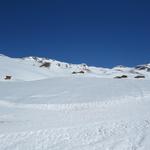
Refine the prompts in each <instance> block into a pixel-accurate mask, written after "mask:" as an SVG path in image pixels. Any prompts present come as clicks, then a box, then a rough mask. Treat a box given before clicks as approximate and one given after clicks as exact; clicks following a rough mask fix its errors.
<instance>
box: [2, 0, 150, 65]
mask: <svg viewBox="0 0 150 150" xmlns="http://www.w3.org/2000/svg"><path fill="white" fill-rule="evenodd" d="M0 53H3V54H5V55H8V56H12V57H22V56H28V55H35V56H44V57H49V58H53V59H58V60H61V61H67V62H71V63H81V62H84V63H87V64H89V65H95V66H104V67H112V66H115V65H119V64H122V65H127V66H134V65H136V64H141V63H147V62H150V1H149V0H1V1H0Z"/></svg>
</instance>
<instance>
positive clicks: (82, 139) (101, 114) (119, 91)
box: [0, 56, 150, 150]
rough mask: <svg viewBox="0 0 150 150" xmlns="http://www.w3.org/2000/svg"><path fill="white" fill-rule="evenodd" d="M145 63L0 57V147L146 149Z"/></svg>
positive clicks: (149, 135) (148, 85)
mask: <svg viewBox="0 0 150 150" xmlns="http://www.w3.org/2000/svg"><path fill="white" fill-rule="evenodd" d="M45 62H50V65H48V66H47V65H46V67H43V64H44V63H45ZM149 66H150V65H149V64H148V65H140V66H138V67H137V68H136V67H135V68H128V67H122V66H117V67H115V68H112V69H107V68H96V67H88V66H86V65H85V64H81V65H73V64H67V63H61V62H59V61H55V60H47V59H42V58H35V57H28V58H24V59H19V58H9V57H6V56H0V150H149V149H150V142H149V141H150V80H149V76H150V72H149ZM80 71H84V73H83V74H82V73H78V72H80ZM72 72H75V74H72ZM121 75H126V76H127V78H121V79H120V78H114V77H116V76H121ZM137 75H139V76H142V78H140V79H139V78H138V79H137V78H134V77H135V76H137ZM5 76H11V77H12V78H11V79H10V80H5V79H4V78H5ZM143 76H144V77H145V78H143Z"/></svg>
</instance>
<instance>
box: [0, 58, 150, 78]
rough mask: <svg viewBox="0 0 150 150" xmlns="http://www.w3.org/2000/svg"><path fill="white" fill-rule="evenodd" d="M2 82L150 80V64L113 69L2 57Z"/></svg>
mask: <svg viewBox="0 0 150 150" xmlns="http://www.w3.org/2000/svg"><path fill="white" fill-rule="evenodd" d="M0 68H1V69H0V80H1V81H2V80H4V78H5V77H6V76H12V80H22V81H31V80H40V79H48V78H50V77H63V76H86V77H87V76H88V77H102V78H114V77H117V76H122V75H126V76H127V78H134V77H136V76H144V77H145V78H150V64H147V65H139V66H136V67H135V68H129V67H123V66H117V67H114V68H112V69H108V68H102V67H91V66H87V65H86V64H78V65H76V64H69V63H64V62H60V61H56V60H52V59H46V58H39V57H25V58H10V57H7V56H4V55H0Z"/></svg>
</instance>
